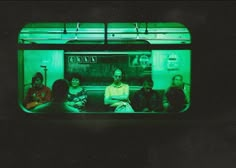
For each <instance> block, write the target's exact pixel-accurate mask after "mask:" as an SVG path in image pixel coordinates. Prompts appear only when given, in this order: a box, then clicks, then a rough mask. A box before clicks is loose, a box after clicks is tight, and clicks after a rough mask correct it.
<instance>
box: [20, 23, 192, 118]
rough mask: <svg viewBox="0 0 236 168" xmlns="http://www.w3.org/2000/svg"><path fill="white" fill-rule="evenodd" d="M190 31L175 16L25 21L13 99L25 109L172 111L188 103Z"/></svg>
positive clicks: (183, 108)
mask: <svg viewBox="0 0 236 168" xmlns="http://www.w3.org/2000/svg"><path fill="white" fill-rule="evenodd" d="M190 44H191V34H190V31H189V30H188V28H187V27H186V26H185V25H183V24H181V23H175V22H132V23H131V22H124V23H121V22H111V23H92V22H74V23H56V22H52V23H28V24H26V25H24V26H23V28H22V29H21V30H20V31H19V36H18V55H17V57H18V95H19V96H18V102H19V106H20V107H21V109H22V110H23V111H24V112H25V113H29V114H35V113H36V114H41V113H43V114H49V113H50V114H53V113H73V114H87V113H92V114H104V113H105V114H114V113H120V114H157V115H158V114H170V113H184V112H188V110H189V108H190V107H191V106H190V105H191V48H190Z"/></svg>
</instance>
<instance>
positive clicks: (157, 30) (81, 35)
mask: <svg viewBox="0 0 236 168" xmlns="http://www.w3.org/2000/svg"><path fill="white" fill-rule="evenodd" d="M105 28H107V31H106V29H105ZM106 32H107V34H106V35H107V39H108V40H124V39H125V40H127V39H130V40H137V39H139V40H140V38H141V39H143V40H147V41H148V40H149V41H153V42H154V43H159V42H161V40H162V41H163V40H165V41H166V40H172V41H173V40H175V41H177V40H179V42H182V43H183V41H184V43H188V42H189V41H190V36H189V30H188V29H187V28H186V27H185V26H184V25H183V24H181V23H175V22H160V23H154V22H151V23H146V22H129V23H128V22H121V23H107V24H105V23H86V22H81V23H80V22H73V23H57V22H54V23H49V22H48V23H29V24H26V25H25V26H24V27H23V28H22V30H21V31H20V34H19V43H21V42H22V41H24V42H29V43H31V42H33V43H67V42H68V40H73V39H76V40H100V41H101V40H104V38H105V33H106ZM157 40H158V41H157Z"/></svg>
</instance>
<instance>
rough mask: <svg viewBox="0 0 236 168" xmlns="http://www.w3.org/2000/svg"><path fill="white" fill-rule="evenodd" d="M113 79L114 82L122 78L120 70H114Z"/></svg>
mask: <svg viewBox="0 0 236 168" xmlns="http://www.w3.org/2000/svg"><path fill="white" fill-rule="evenodd" d="M113 79H114V82H115V83H119V82H120V81H121V79H122V72H121V71H120V70H116V71H115V72H114V75H113Z"/></svg>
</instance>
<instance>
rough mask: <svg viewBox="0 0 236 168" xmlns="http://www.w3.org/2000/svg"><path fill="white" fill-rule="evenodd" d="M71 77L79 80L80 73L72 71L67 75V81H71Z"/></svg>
mask: <svg viewBox="0 0 236 168" xmlns="http://www.w3.org/2000/svg"><path fill="white" fill-rule="evenodd" d="M73 78H76V79H79V81H80V82H81V78H82V77H81V75H80V74H78V73H72V74H70V75H69V77H68V81H69V82H71V81H72V79H73Z"/></svg>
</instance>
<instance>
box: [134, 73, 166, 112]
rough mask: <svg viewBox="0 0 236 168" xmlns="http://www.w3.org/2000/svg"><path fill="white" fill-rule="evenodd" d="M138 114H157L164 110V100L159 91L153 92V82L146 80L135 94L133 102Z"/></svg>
mask: <svg viewBox="0 0 236 168" xmlns="http://www.w3.org/2000/svg"><path fill="white" fill-rule="evenodd" d="M131 104H132V107H133V108H134V110H135V111H136V112H157V111H161V109H162V100H161V97H160V95H159V94H158V92H157V91H155V90H153V80H152V79H151V78H145V79H144V80H143V87H142V88H141V89H140V90H138V91H136V92H135V93H134V96H133V99H132V101H131Z"/></svg>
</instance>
